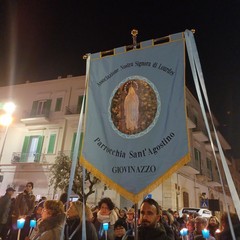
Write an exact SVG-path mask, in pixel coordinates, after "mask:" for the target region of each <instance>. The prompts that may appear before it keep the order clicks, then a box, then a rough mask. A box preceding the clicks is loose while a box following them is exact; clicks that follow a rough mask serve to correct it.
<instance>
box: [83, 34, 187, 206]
mask: <svg viewBox="0 0 240 240" xmlns="http://www.w3.org/2000/svg"><path fill="white" fill-rule="evenodd" d="M89 58H90V59H89V62H90V65H89V72H88V73H87V74H88V82H87V98H86V100H87V103H86V110H85V126H84V141H83V149H82V155H81V164H82V165H83V166H84V167H85V168H86V169H87V170H88V171H90V172H91V173H93V174H94V175H95V176H96V177H98V178H99V179H100V180H102V181H103V182H105V183H106V184H107V185H108V186H109V187H111V188H114V189H115V190H117V191H118V192H119V193H120V194H121V195H122V196H124V197H126V198H128V199H130V200H131V201H133V202H135V203H137V202H138V201H139V200H140V199H142V197H143V196H145V195H146V194H148V193H149V192H151V191H152V190H153V189H154V188H156V187H157V186H158V185H159V184H160V183H162V182H163V180H165V179H166V178H168V177H169V176H170V175H171V174H172V173H174V172H175V171H176V170H177V169H178V168H179V167H181V166H183V165H184V164H186V163H187V162H188V161H189V148H188V134H187V123H186V112H185V91H184V88H185V80H184V79H185V41H184V37H183V33H178V34H173V35H170V36H168V41H167V42H164V43H159V44H157V43H156V42H155V41H154V40H149V41H144V42H141V43H140V47H139V48H136V49H131V50H127V49H126V47H120V48H116V49H114V50H113V51H112V54H111V55H107V56H103V54H102V53H96V54H91V55H90V56H89Z"/></svg>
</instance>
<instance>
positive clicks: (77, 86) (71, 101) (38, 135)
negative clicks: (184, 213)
mask: <svg viewBox="0 0 240 240" xmlns="http://www.w3.org/2000/svg"><path fill="white" fill-rule="evenodd" d="M84 94H85V76H79V77H67V78H59V79H55V80H49V81H42V82H35V83H25V84H19V85H13V86H6V87H1V88H0V102H1V103H4V102H8V101H12V102H14V103H15V104H16V110H15V112H14V113H13V117H14V121H13V123H12V124H11V125H10V126H9V127H8V128H7V127H4V126H0V148H1V153H2V154H1V156H0V157H1V158H0V195H3V194H4V193H5V189H6V188H7V187H8V186H13V187H14V188H15V189H16V194H18V193H19V192H21V191H22V190H23V189H24V186H25V184H26V182H28V181H32V182H34V184H35V187H34V193H35V194H36V195H37V197H38V198H40V197H41V196H46V197H47V198H48V199H52V198H54V197H55V198H57V197H58V196H55V195H54V190H53V188H52V187H51V186H49V177H50V175H51V172H50V166H51V165H52V164H53V163H54V161H55V158H56V156H58V154H60V153H65V154H66V155H69V156H72V152H73V147H74V143H75V138H76V132H77V127H78V121H79V114H80V110H81V105H82V100H83V95H84ZM186 112H187V125H188V131H189V146H190V151H191V152H190V155H191V161H190V162H189V163H188V164H186V165H185V166H184V167H182V168H181V169H179V170H178V171H177V172H176V173H174V174H173V175H172V176H171V177H170V178H169V179H168V180H166V181H165V182H164V183H163V184H161V185H160V186H159V187H157V188H156V189H155V190H154V191H153V192H152V193H150V194H152V196H153V198H155V199H156V200H157V201H158V202H159V203H160V205H161V206H162V207H163V208H164V209H168V208H172V209H174V210H175V209H177V210H179V209H181V208H182V207H209V206H208V205H209V202H208V201H206V199H207V200H216V202H217V203H219V207H220V211H226V204H225V202H224V201H223V199H224V197H223V190H222V186H221V184H220V178H219V173H218V169H217V163H219V165H220V168H221V162H220V157H219V154H218V150H217V147H216V146H214V148H215V152H216V155H217V163H216V160H215V159H214V155H213V150H212V147H211V145H210V142H209V137H208V136H207V133H206V128H205V124H204V121H203V117H202V114H201V109H200V106H199V103H198V102H197V100H196V99H195V97H194V96H193V95H192V94H191V93H190V92H189V91H188V90H187V89H186ZM217 126H218V123H217V121H216V119H215V127H217ZM218 136H219V139H220V142H221V145H222V147H223V150H224V152H225V154H226V158H227V161H228V165H229V168H230V171H231V174H232V176H233V179H234V181H235V185H236V187H237V190H238V192H240V188H239V186H240V185H239V181H240V178H239V171H238V168H237V167H236V165H235V161H234V159H232V158H231V155H230V152H231V147H230V145H229V144H228V142H227V141H226V140H225V139H224V137H223V136H222V135H221V133H220V132H219V131H218ZM221 176H222V175H221ZM223 180H224V189H225V191H226V193H227V205H229V207H230V210H231V212H235V210H234V206H233V202H232V199H231V196H230V193H229V189H228V186H227V185H226V181H225V177H224V175H223ZM59 194H60V193H59ZM102 196H110V197H111V198H112V199H113V201H114V202H115V203H116V205H117V206H119V207H124V206H126V207H128V206H131V205H132V203H131V202H129V201H128V200H127V199H125V198H124V196H120V195H119V194H118V193H116V192H115V191H113V190H111V189H107V190H106V189H105V188H104V186H103V184H99V185H98V187H97V189H96V192H95V194H94V195H92V196H91V197H90V198H89V202H90V204H96V203H97V202H98V201H99V199H100V198H101V197H102Z"/></svg>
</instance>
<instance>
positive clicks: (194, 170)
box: [181, 159, 200, 175]
mask: <svg viewBox="0 0 240 240" xmlns="http://www.w3.org/2000/svg"><path fill="white" fill-rule="evenodd" d="M181 170H182V171H183V172H185V173H186V174H190V175H196V174H199V173H200V166H199V164H198V163H197V162H196V161H195V160H194V159H192V160H191V161H190V162H188V163H187V164H186V165H184V166H183V167H182V168H181Z"/></svg>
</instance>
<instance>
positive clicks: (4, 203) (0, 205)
mask: <svg viewBox="0 0 240 240" xmlns="http://www.w3.org/2000/svg"><path fill="white" fill-rule="evenodd" d="M14 192H15V190H14V189H13V188H12V187H8V188H7V189H6V193H5V195H4V196H2V197H1V198H0V237H2V238H3V239H5V237H6V234H7V230H8V229H7V226H6V224H7V221H8V216H9V211H10V207H11V198H12V195H13V194H14Z"/></svg>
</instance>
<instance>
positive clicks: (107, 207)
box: [98, 197, 115, 215]
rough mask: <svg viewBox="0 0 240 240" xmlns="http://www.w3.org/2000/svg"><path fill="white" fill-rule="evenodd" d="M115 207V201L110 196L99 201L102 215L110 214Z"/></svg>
mask: <svg viewBox="0 0 240 240" xmlns="http://www.w3.org/2000/svg"><path fill="white" fill-rule="evenodd" d="M114 207H115V206H114V203H113V202H112V200H111V199H110V198H108V197H106V198H103V199H101V201H100V202H99V203H98V208H99V213H100V214H101V215H109V214H110V213H111V211H112V210H113V209H114Z"/></svg>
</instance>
